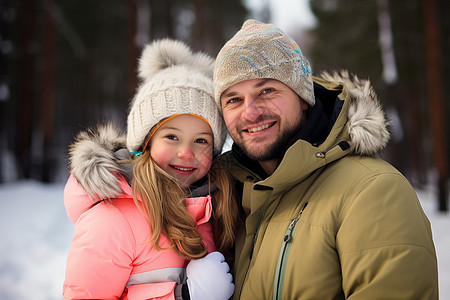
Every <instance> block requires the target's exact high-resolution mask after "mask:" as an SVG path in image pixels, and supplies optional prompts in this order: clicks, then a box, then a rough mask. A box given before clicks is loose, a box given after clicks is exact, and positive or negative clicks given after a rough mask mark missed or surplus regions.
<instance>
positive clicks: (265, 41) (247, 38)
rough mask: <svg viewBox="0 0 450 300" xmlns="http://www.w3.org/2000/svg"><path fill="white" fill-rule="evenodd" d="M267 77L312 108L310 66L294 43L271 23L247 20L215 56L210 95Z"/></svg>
mask: <svg viewBox="0 0 450 300" xmlns="http://www.w3.org/2000/svg"><path fill="white" fill-rule="evenodd" d="M259 78H270V79H276V80H279V81H281V82H282V83H284V84H286V85H287V86H289V87H290V88H291V89H292V90H293V91H294V92H295V93H297V95H299V96H300V97H301V98H302V99H303V100H305V101H306V103H308V104H309V106H314V104H315V97H314V87H313V80H312V75H311V67H310V65H309V62H308V60H307V59H306V58H305V57H304V56H303V54H302V52H301V50H300V47H299V46H298V45H297V43H296V42H295V41H294V40H293V39H292V38H290V37H289V36H287V35H286V34H285V33H284V32H283V31H282V30H281V29H279V28H278V27H277V26H275V25H272V24H265V23H262V22H259V21H256V20H247V21H245V22H244V24H243V25H242V28H241V29H240V30H239V31H238V32H237V33H236V34H235V35H234V37H232V38H231V39H230V40H229V41H228V42H227V43H226V44H225V45H224V46H223V47H222V49H221V50H220V52H219V54H218V55H217V59H216V65H215V69H214V96H215V100H216V104H217V106H218V107H219V108H220V109H221V107H222V106H221V103H220V96H221V94H222V93H223V92H224V91H225V90H226V89H227V88H229V87H230V86H232V85H234V84H236V83H239V82H242V81H245V80H249V79H259Z"/></svg>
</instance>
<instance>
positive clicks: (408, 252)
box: [221, 73, 438, 300]
mask: <svg viewBox="0 0 450 300" xmlns="http://www.w3.org/2000/svg"><path fill="white" fill-rule="evenodd" d="M325 78H326V79H325ZM314 80H315V82H316V84H320V85H321V86H322V87H324V88H325V89H327V90H328V91H330V92H331V94H333V93H334V95H338V98H339V99H338V100H337V101H336V103H340V104H342V107H341V108H340V109H338V113H339V114H338V115H336V117H335V120H333V121H332V122H333V124H334V125H333V126H332V128H331V130H329V133H328V136H327V137H326V139H325V140H324V141H322V142H320V143H313V144H311V143H309V142H306V141H305V140H302V139H300V140H297V141H296V142H295V143H294V144H293V145H292V146H290V147H289V149H288V150H287V151H286V153H285V155H284V158H283V159H282V161H281V162H280V164H279V166H278V168H277V169H276V171H275V172H274V173H273V174H272V175H271V176H269V177H267V178H265V179H262V178H264V176H260V175H258V173H257V172H255V171H251V170H250V169H249V167H248V164H247V163H246V162H245V161H243V160H242V159H239V158H238V157H237V156H236V155H235V154H233V152H228V153H226V154H224V155H223V156H222V157H221V160H222V162H223V163H225V164H228V166H227V168H228V169H229V170H230V172H231V173H232V175H233V176H234V177H235V178H236V179H237V180H238V181H239V182H240V183H241V186H242V189H243V196H242V208H243V211H244V212H245V216H246V219H245V222H244V223H245V226H243V227H245V228H240V229H239V230H238V231H237V240H236V253H235V254H236V257H235V265H234V273H235V284H236V290H235V295H234V299H271V298H274V299H320V300H326V299H353V300H355V299H364V300H370V299H437V298H438V279H437V261H436V254H435V249H434V245H433V240H432V233H431V228H430V223H429V221H428V219H427V217H426V216H425V214H424V212H423V211H422V208H421V206H420V203H419V201H418V199H417V196H416V194H415V192H414V190H413V188H412V187H411V185H410V184H409V183H408V181H407V180H406V179H405V177H404V176H403V175H402V174H400V173H399V172H398V171H397V170H396V169H395V168H394V167H392V166H391V165H389V164H388V163H386V162H384V161H383V160H380V159H377V158H375V154H376V153H377V152H379V151H380V150H381V149H383V148H384V147H385V145H386V143H387V142H388V139H389V133H388V132H387V129H386V127H387V122H386V119H385V116H384V113H383V111H382V109H381V107H380V104H379V102H378V100H377V99H376V96H375V94H374V92H373V90H372V88H371V86H370V83H369V82H368V81H363V80H359V79H357V78H356V77H351V76H349V75H348V74H346V73H342V74H334V75H329V74H323V75H322V76H321V78H314ZM337 106H339V105H337ZM330 115H332V114H330ZM331 119H333V118H332V117H331ZM252 170H254V168H252Z"/></svg>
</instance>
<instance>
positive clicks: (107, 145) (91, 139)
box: [69, 124, 126, 199]
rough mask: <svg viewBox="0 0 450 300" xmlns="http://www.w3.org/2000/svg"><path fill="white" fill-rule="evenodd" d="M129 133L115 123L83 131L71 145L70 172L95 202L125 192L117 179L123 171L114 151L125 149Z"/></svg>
mask: <svg viewBox="0 0 450 300" xmlns="http://www.w3.org/2000/svg"><path fill="white" fill-rule="evenodd" d="M125 139H126V138H125V134H124V133H122V132H121V131H120V130H119V129H118V128H117V127H116V126H114V125H113V124H106V125H99V126H98V127H97V128H96V129H94V130H87V131H82V132H80V133H79V134H78V135H77V137H76V139H75V142H74V143H73V144H72V145H70V149H69V162H70V169H71V172H72V173H73V175H74V176H75V178H76V179H77V181H78V182H79V183H80V185H81V186H82V187H83V188H84V189H85V191H86V192H87V193H88V194H89V196H91V197H92V198H93V199H108V198H111V197H113V196H116V195H119V194H121V193H122V189H121V188H120V183H119V179H118V178H117V177H116V175H117V174H118V173H120V171H121V168H120V166H119V165H118V164H117V159H115V157H114V152H115V151H116V150H118V149H120V148H124V147H125Z"/></svg>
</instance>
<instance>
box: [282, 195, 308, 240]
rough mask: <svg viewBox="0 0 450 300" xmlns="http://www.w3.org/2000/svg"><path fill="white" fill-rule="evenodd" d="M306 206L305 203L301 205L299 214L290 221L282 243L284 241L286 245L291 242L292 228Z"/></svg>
mask: <svg viewBox="0 0 450 300" xmlns="http://www.w3.org/2000/svg"><path fill="white" fill-rule="evenodd" d="M306 205H308V202H306V203H305V204H304V205H303V207H302V209H301V210H300V212H299V213H298V215H297V216H296V217H295V218H294V219H292V220H291V222H290V223H289V226H288V229H287V230H286V234H285V235H284V239H283V241H284V242H285V243H287V242H289V241H290V240H292V231H293V229H294V227H295V224H297V222H298V220H299V219H300V216H301V215H302V213H303V210H305V208H306Z"/></svg>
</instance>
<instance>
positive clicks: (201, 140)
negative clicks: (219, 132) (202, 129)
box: [195, 139, 208, 144]
mask: <svg viewBox="0 0 450 300" xmlns="http://www.w3.org/2000/svg"><path fill="white" fill-rule="evenodd" d="M195 142H196V143H199V144H208V141H207V140H205V139H196V140H195Z"/></svg>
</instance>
